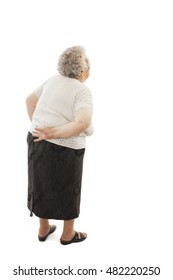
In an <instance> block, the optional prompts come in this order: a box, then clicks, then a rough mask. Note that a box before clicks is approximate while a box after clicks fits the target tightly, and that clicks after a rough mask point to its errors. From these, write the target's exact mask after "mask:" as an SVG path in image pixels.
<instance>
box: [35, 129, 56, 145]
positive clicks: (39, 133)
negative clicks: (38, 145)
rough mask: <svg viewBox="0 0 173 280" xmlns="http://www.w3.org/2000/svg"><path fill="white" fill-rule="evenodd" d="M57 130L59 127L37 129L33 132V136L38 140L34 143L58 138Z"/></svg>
mask: <svg viewBox="0 0 173 280" xmlns="http://www.w3.org/2000/svg"><path fill="white" fill-rule="evenodd" d="M57 130H58V127H45V128H39V127H37V128H35V129H34V130H33V132H32V135H33V136H34V137H37V139H35V140H34V142H39V141H42V140H47V139H52V138H56V132H57Z"/></svg>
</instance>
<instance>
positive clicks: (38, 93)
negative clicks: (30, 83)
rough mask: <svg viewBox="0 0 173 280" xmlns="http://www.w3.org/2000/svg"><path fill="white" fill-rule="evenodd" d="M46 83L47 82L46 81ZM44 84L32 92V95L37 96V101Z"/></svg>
mask: <svg viewBox="0 0 173 280" xmlns="http://www.w3.org/2000/svg"><path fill="white" fill-rule="evenodd" d="M46 82H47V81H46ZM46 82H44V84H42V85H41V86H39V87H37V88H36V89H35V90H34V94H35V95H36V96H37V98H38V99H39V98H40V96H41V95H42V93H43V88H44V85H45V84H46Z"/></svg>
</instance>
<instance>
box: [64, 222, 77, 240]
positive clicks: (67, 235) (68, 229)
mask: <svg viewBox="0 0 173 280" xmlns="http://www.w3.org/2000/svg"><path fill="white" fill-rule="evenodd" d="M74 235H75V231H74V219H73V220H65V221H64V227H63V232H62V235H61V239H62V240H65V241H69V240H71V239H72V238H73V237H74Z"/></svg>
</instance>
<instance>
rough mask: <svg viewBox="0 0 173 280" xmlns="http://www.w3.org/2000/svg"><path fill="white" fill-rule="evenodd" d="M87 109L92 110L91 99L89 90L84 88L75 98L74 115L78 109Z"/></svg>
mask: <svg viewBox="0 0 173 280" xmlns="http://www.w3.org/2000/svg"><path fill="white" fill-rule="evenodd" d="M87 108H88V109H90V110H93V98H92V94H91V92H90V90H89V89H88V88H84V89H82V90H80V92H79V93H78V94H77V96H76V101H75V113H77V111H79V110H80V109H87Z"/></svg>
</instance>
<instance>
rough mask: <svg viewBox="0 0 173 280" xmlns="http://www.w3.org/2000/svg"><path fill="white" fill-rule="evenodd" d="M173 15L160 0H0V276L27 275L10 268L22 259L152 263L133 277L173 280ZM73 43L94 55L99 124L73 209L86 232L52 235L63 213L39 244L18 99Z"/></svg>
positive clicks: (59, 263)
mask: <svg viewBox="0 0 173 280" xmlns="http://www.w3.org/2000/svg"><path fill="white" fill-rule="evenodd" d="M172 15H173V8H172V1H167V0H164V1H160V0H157V1H154V0H145V1H140V0H136V1H135V0H132V1H131V0H121V1H120V0H119V1H116V0H115V1H113V0H112V1H111V0H107V1H94V0H92V1H91V0H88V1H82V0H73V1H71V0H61V1H60V0H56V1H55V0H49V1H48V0H34V1H33V0H30V1H26V0H16V1H9V0H6V1H1V3H0V29H1V32H0V36H1V44H0V48H1V51H0V71H1V95H0V96H1V98H0V100H1V110H0V114H1V138H0V141H1V145H0V153H1V203H0V207H1V230H0V234H1V243H2V244H1V255H2V258H1V260H3V261H2V264H1V267H2V269H1V272H0V274H1V275H2V276H3V277H4V278H3V279H13V278H14V279H18V278H19V279H26V278H27V276H20V277H19V276H18V277H17V276H13V269H14V268H17V267H18V266H19V265H20V266H21V267H22V268H30V267H31V266H32V267H35V266H36V267H38V268H52V267H54V266H56V267H57V268H58V267H59V268H66V267H67V266H68V265H71V267H74V268H97V269H98V271H99V270H101V269H103V270H104V272H103V273H100V274H99V275H98V276H95V279H115V277H116V276H113V275H111V276H110V275H109V274H106V273H105V270H106V269H107V268H108V267H109V266H112V267H113V266H124V267H125V266H129V267H131V266H142V267H143V266H147V267H148V266H159V267H160V268H161V275H160V276H141V278H142V279H143V280H144V279H150V278H151V279H162V280H165V279H171V276H172V268H171V265H172V249H173V246H172V245H173V244H172V236H173V231H172V213H173V206H172V193H171V190H172V183H173V182H172V181H173V180H172V167H173V148H172V147H173V145H172V144H173V137H172V136H173V134H172V119H173V118H172V117H173V116H172V108H173V104H172V77H173V17H172ZM78 44H81V45H83V46H85V48H86V52H87V55H88V57H89V59H90V63H91V75H90V78H89V79H88V81H87V82H86V84H87V85H88V86H89V87H90V89H91V91H92V93H93V97H94V117H93V122H94V125H95V134H94V136H92V137H90V138H88V143H87V150H86V156H85V163H84V174H83V187H82V201H81V215H80V217H79V218H78V219H77V220H76V229H77V230H81V231H86V232H87V233H88V239H87V240H86V241H85V242H83V243H81V244H73V245H70V246H62V245H60V243H59V237H60V235H61V231H62V222H61V221H53V223H55V224H57V230H56V232H55V234H53V235H52V236H51V237H50V238H49V239H48V241H47V242H45V243H39V242H38V241H37V230H38V220H37V218H36V217H33V218H30V217H29V211H28V209H27V207H26V197H27V147H26V134H27V131H28V128H29V126H30V123H29V120H28V117H27V114H26V108H25V98H26V96H27V95H28V94H29V93H30V92H32V90H34V89H35V88H36V87H37V86H39V85H40V84H41V83H42V82H44V81H45V80H46V79H47V78H48V77H50V76H51V75H54V74H55V73H56V65H57V60H58V57H59V55H60V54H61V52H62V51H64V49H65V48H67V47H70V46H73V45H78ZM32 277H33V279H37V278H39V276H37V277H36V276H32ZM66 277H67V276H66ZM117 277H118V279H124V278H125V276H124V277H123V276H117ZM44 278H45V279H58V276H47V277H46V276H45V277H43V276H40V278H39V279H44ZM69 278H70V276H69ZM83 278H84V279H90V278H92V279H94V276H90V277H89V276H85V277H84V276H83V277H82V279H83ZM128 278H129V279H138V278H139V279H140V276H136V277H135V278H134V276H132V277H131V276H129V277H128Z"/></svg>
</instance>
